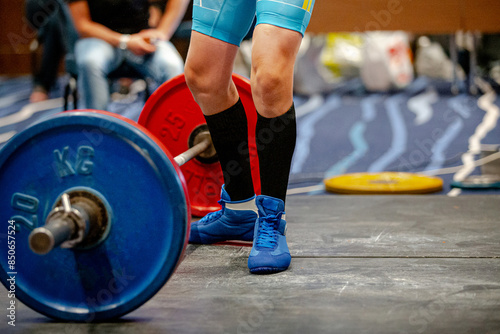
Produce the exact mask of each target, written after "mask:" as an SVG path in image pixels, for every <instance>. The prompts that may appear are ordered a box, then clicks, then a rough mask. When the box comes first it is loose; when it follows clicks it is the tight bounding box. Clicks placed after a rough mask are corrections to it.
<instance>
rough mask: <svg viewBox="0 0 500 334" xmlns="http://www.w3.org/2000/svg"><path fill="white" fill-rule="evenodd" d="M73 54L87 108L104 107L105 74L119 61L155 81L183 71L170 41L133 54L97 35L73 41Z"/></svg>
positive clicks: (118, 63)
mask: <svg viewBox="0 0 500 334" xmlns="http://www.w3.org/2000/svg"><path fill="white" fill-rule="evenodd" d="M75 58H76V64H77V68H78V81H79V82H78V85H79V89H80V92H81V94H82V97H83V100H84V101H85V107H86V108H89V109H97V110H106V108H107V106H108V103H109V100H110V92H109V83H108V79H107V75H108V74H109V73H110V72H112V71H114V70H116V69H117V68H118V67H119V66H120V65H121V64H122V63H123V62H127V64H128V65H130V66H131V67H133V68H134V69H135V70H137V71H138V72H139V73H141V74H142V75H144V76H145V77H147V78H152V79H153V80H154V81H155V82H156V83H157V84H158V85H160V84H162V83H163V82H165V81H167V80H168V79H170V78H172V77H174V76H176V75H178V74H181V73H182V72H183V71H184V63H183V61H182V57H181V56H180V55H179V53H178V52H177V50H176V49H175V47H174V46H173V44H172V43H170V42H167V41H160V42H159V43H158V44H157V47H156V51H155V52H153V53H151V54H149V55H145V56H137V55H135V54H133V53H132V52H130V51H128V50H121V49H118V48H115V47H113V46H112V45H111V44H108V43H107V42H105V41H103V40H101V39H98V38H84V39H80V40H78V41H77V42H76V45H75Z"/></svg>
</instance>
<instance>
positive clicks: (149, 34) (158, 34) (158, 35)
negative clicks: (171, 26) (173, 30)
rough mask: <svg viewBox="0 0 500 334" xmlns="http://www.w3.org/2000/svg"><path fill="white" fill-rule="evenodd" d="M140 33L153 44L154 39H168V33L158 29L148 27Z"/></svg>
mask: <svg viewBox="0 0 500 334" xmlns="http://www.w3.org/2000/svg"><path fill="white" fill-rule="evenodd" d="M138 35H140V36H142V37H144V38H145V39H146V40H148V41H150V43H151V44H154V41H156V40H160V41H166V40H167V35H166V34H165V33H164V32H163V31H161V30H158V29H146V30H142V31H140V32H139V33H138Z"/></svg>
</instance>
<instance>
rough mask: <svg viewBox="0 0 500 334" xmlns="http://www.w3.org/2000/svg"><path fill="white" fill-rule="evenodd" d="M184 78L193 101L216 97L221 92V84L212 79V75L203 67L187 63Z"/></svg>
mask: <svg viewBox="0 0 500 334" xmlns="http://www.w3.org/2000/svg"><path fill="white" fill-rule="evenodd" d="M184 76H185V77H186V84H187V86H188V87H189V89H190V90H191V93H192V94H193V96H194V98H195V100H198V98H202V97H203V96H216V95H217V94H218V93H220V92H221V91H222V90H221V89H220V88H221V87H220V86H221V82H220V81H219V80H217V79H215V78H213V76H212V74H211V73H210V72H209V71H207V70H206V69H205V68H203V67H199V66H198V67H196V66H193V65H192V64H190V63H189V62H187V63H186V66H185V68H184Z"/></svg>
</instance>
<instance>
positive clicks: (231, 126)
mask: <svg viewBox="0 0 500 334" xmlns="http://www.w3.org/2000/svg"><path fill="white" fill-rule="evenodd" d="M205 119H206V121H207V125H208V129H209V130H210V135H211V136H212V142H213V143H214V147H215V150H216V151H217V155H218V157H219V161H220V164H221V168H222V172H223V174H224V183H225V185H224V189H226V191H227V193H228V194H229V197H231V201H241V200H244V199H248V198H250V197H252V196H253V195H254V194H255V192H254V189H253V182H252V171H251V168H250V157H249V152H248V125H247V116H246V113H245V109H244V108H243V103H241V100H238V102H237V103H236V104H235V105H234V106H232V107H231V108H229V109H226V110H224V111H223V112H220V113H218V114H215V115H210V116H205Z"/></svg>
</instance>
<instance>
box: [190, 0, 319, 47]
mask: <svg viewBox="0 0 500 334" xmlns="http://www.w3.org/2000/svg"><path fill="white" fill-rule="evenodd" d="M313 7H314V0H194V5H193V30H195V31H197V32H199V33H202V34H204V35H208V36H211V37H214V38H217V39H220V40H222V41H224V42H227V43H231V44H234V45H238V46H239V45H240V43H241V41H242V40H243V38H244V37H245V36H246V34H247V33H248V30H249V29H250V26H251V25H252V22H253V19H254V17H255V16H257V22H256V24H261V23H266V24H271V25H274V26H277V27H281V28H286V29H290V30H294V31H298V32H300V33H301V34H302V35H304V32H305V30H306V28H307V25H308V24H309V20H310V19H311V13H312V10H313Z"/></svg>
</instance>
